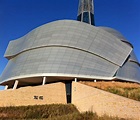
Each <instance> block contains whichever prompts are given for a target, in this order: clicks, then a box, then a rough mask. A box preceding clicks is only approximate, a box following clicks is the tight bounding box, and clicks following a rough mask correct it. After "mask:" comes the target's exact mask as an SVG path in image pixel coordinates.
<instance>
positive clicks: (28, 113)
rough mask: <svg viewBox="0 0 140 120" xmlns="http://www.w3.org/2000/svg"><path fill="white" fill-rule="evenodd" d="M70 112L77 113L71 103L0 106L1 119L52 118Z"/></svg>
mask: <svg viewBox="0 0 140 120" xmlns="http://www.w3.org/2000/svg"><path fill="white" fill-rule="evenodd" d="M72 113H79V111H78V110H77V109H76V107H75V106H74V105H72V104H68V105H63V104H52V105H35V106H20V107H0V118H1V119H3V120H7V119H10V120H11V119H13V120H15V119H40V118H52V117H54V116H55V117H57V116H63V115H67V114H72Z"/></svg>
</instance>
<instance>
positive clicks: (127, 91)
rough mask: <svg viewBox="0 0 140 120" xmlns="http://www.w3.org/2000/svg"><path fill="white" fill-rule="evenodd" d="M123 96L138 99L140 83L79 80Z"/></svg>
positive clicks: (139, 99)
mask: <svg viewBox="0 0 140 120" xmlns="http://www.w3.org/2000/svg"><path fill="white" fill-rule="evenodd" d="M81 83H83V84H86V85H89V86H92V87H95V88H98V89H102V90H105V91H108V92H111V93H114V94H117V95H120V96H123V97H127V98H130V99H133V100H137V101H140V84H137V83H129V82H115V81H114V82H87V81H85V82H81Z"/></svg>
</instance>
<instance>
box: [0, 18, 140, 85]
mask: <svg viewBox="0 0 140 120" xmlns="http://www.w3.org/2000/svg"><path fill="white" fill-rule="evenodd" d="M131 51H132V47H131V46H129V45H127V44H125V43H124V42H122V41H121V40H120V39H119V37H118V36H116V35H114V34H113V35H112V34H111V32H108V31H105V30H103V29H102V28H100V27H95V26H91V25H88V24H85V23H81V22H78V21H73V20H61V21H56V22H52V23H49V24H46V25H43V26H41V27H38V28H36V29H34V30H33V31H31V32H29V33H28V34H27V35H25V36H23V37H22V38H19V39H18V40H14V41H11V42H10V44H9V46H8V48H7V51H6V53H5V57H7V58H9V62H8V64H7V66H6V68H5V70H4V72H3V74H2V77H1V81H0V82H1V83H3V82H4V81H7V80H14V79H16V78H20V79H22V76H26V77H34V76H42V75H46V74H47V75H49V74H52V75H54V77H56V76H61V75H63V76H65V75H68V76H69V77H75V76H84V78H86V77H87V78H89V77H90V76H92V77H93V78H102V79H103V78H105V79H106V78H107V77H108V78H109V77H112V78H113V77H114V75H115V73H116V72H117V71H118V73H117V76H118V77H123V78H125V79H130V80H131V81H139V75H138V74H140V73H139V72H140V71H139V66H138V65H137V64H134V63H133V62H127V63H126V64H124V63H125V62H126V60H129V59H127V58H128V57H129V56H130V53H131ZM131 59H133V60H136V59H135V57H134V55H133V54H132V53H131ZM119 68H120V69H119ZM128 68H129V70H128ZM127 71H129V72H131V73H134V74H136V75H135V76H136V77H135V76H134V75H132V74H129V72H127ZM125 72H126V73H125ZM65 77H66V76H65Z"/></svg>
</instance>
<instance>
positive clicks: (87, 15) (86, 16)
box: [83, 12, 90, 23]
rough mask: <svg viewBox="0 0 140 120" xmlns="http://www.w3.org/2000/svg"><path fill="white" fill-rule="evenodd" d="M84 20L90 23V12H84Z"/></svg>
mask: <svg viewBox="0 0 140 120" xmlns="http://www.w3.org/2000/svg"><path fill="white" fill-rule="evenodd" d="M83 22H86V23H90V22H89V13H88V12H84V13H83Z"/></svg>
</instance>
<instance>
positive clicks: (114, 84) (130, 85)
mask: <svg viewBox="0 0 140 120" xmlns="http://www.w3.org/2000/svg"><path fill="white" fill-rule="evenodd" d="M80 83H83V84H86V85H89V86H92V87H96V88H99V89H103V90H105V89H107V88H113V87H117V88H140V84H138V83H129V82H116V81H111V82H106V81H101V82H90V81H80Z"/></svg>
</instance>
